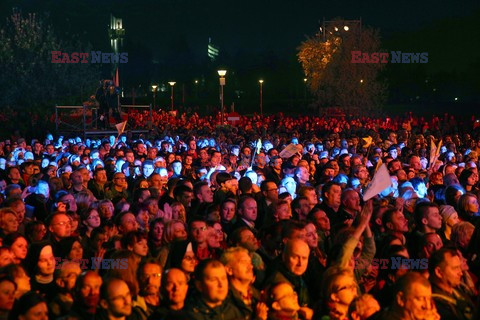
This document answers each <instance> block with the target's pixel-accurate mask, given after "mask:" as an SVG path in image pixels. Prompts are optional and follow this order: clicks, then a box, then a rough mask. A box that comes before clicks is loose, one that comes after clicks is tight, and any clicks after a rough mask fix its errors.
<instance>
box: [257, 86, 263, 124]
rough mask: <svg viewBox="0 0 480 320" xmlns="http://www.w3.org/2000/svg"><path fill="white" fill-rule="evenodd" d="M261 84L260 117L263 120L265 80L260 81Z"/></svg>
mask: <svg viewBox="0 0 480 320" xmlns="http://www.w3.org/2000/svg"><path fill="white" fill-rule="evenodd" d="M258 83H260V116H261V117H262V118H263V80H262V79H260V80H258Z"/></svg>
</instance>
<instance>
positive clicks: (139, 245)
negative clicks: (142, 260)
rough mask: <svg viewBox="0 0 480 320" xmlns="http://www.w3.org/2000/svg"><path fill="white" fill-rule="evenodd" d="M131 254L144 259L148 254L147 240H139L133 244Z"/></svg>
mask: <svg viewBox="0 0 480 320" xmlns="http://www.w3.org/2000/svg"><path fill="white" fill-rule="evenodd" d="M132 251H133V253H135V254H137V255H139V256H140V257H146V256H147V253H148V244H147V239H141V240H140V241H137V242H135V243H134V244H133V250H132Z"/></svg>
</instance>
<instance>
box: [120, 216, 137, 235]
mask: <svg viewBox="0 0 480 320" xmlns="http://www.w3.org/2000/svg"><path fill="white" fill-rule="evenodd" d="M137 229H138V223H137V220H136V219H135V216H134V215H133V214H132V213H127V214H125V215H124V216H123V217H122V223H121V231H122V233H124V234H125V233H127V232H130V231H137Z"/></svg>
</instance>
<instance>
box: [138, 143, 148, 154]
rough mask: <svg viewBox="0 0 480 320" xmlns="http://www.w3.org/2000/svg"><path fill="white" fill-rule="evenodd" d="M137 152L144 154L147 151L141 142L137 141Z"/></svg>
mask: <svg viewBox="0 0 480 320" xmlns="http://www.w3.org/2000/svg"><path fill="white" fill-rule="evenodd" d="M137 153H138V154H140V155H145V154H146V153H147V148H145V145H144V144H143V143H139V144H138V145H137Z"/></svg>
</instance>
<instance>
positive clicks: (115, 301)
mask: <svg viewBox="0 0 480 320" xmlns="http://www.w3.org/2000/svg"><path fill="white" fill-rule="evenodd" d="M107 291H108V299H107V300H106V305H107V307H108V312H109V313H110V314H111V315H113V316H114V317H118V318H120V317H124V316H129V315H130V314H131V313H132V295H131V293H130V289H129V288H128V286H127V284H126V283H125V281H123V280H118V281H114V282H112V283H110V285H109V287H108V290H107Z"/></svg>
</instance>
